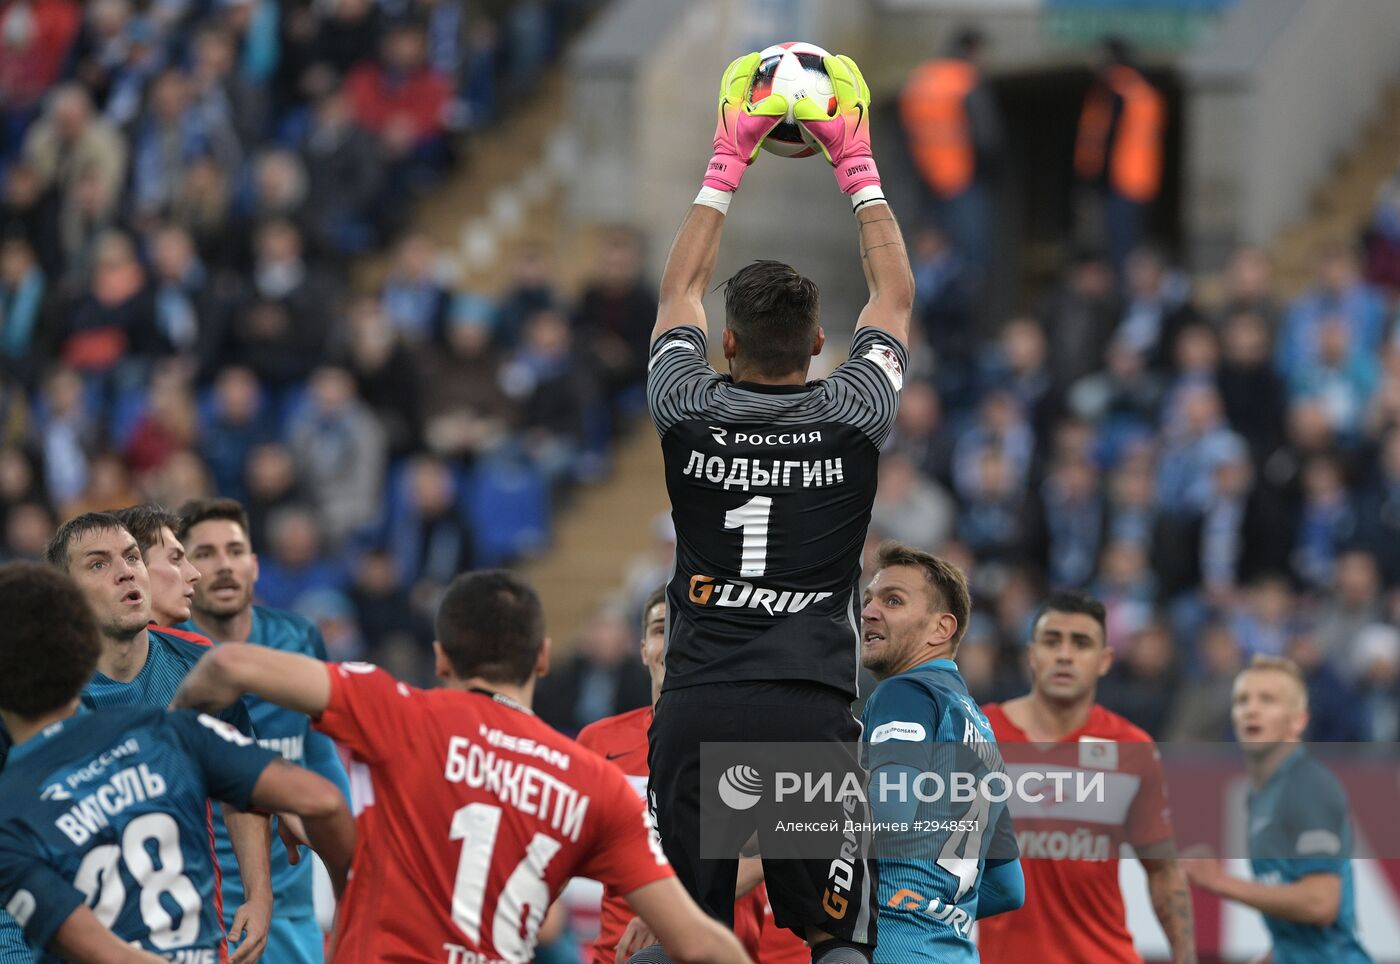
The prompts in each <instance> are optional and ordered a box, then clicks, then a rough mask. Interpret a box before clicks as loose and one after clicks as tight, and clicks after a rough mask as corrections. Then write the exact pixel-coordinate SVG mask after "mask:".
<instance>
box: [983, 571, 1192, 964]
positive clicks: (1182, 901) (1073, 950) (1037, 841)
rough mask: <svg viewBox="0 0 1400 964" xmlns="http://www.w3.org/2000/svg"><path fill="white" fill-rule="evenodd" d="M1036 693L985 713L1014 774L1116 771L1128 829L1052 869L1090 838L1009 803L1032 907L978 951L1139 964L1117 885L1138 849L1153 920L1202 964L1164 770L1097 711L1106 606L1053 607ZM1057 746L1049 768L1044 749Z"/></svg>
mask: <svg viewBox="0 0 1400 964" xmlns="http://www.w3.org/2000/svg"><path fill="white" fill-rule="evenodd" d="M1026 656H1027V662H1028V663H1029V666H1030V675H1031V691H1030V692H1029V693H1028V694H1026V695H1025V696H1021V697H1017V698H1016V699H1013V700H1008V701H1007V702H1005V703H1001V704H996V703H992V704H989V705H987V706H985V707H983V711H984V712H985V713H986V714H987V719H988V720H990V721H991V724H992V730H993V731H994V732H995V734H996V739H997V743H998V745H1000V746H1001V749H1002V755H1003V757H1005V758H1006V762H1007V770H1008V771H1009V772H1011V773H1013V774H1014V773H1015V772H1016V771H1017V769H1018V765H1019V766H1024V765H1025V764H1026V763H1027V761H1030V760H1034V761H1036V762H1037V763H1040V762H1045V763H1049V764H1050V765H1059V766H1060V767H1062V768H1063V769H1065V770H1071V769H1077V768H1080V767H1082V766H1085V764H1086V762H1087V766H1088V767H1089V768H1091V769H1113V770H1117V771H1119V772H1120V773H1122V774H1123V775H1125V776H1127V777H1128V778H1129V779H1128V780H1126V781H1115V782H1114V783H1112V784H1111V786H1113V787H1123V788H1124V789H1123V791H1122V792H1123V793H1125V794H1126V795H1127V798H1126V799H1121V800H1116V801H1115V803H1116V805H1117V807H1118V808H1119V810H1120V812H1122V813H1124V814H1126V818H1125V819H1124V820H1123V822H1122V824H1121V825H1119V826H1115V825H1113V824H1103V823H1094V824H1091V825H1090V829H1091V830H1092V832H1093V834H1094V837H1093V844H1094V846H1093V848H1092V849H1091V853H1092V854H1093V856H1094V858H1095V859H1089V860H1071V859H1048V853H1049V852H1053V850H1054V849H1055V848H1054V846H1053V844H1052V843H1047V842H1049V841H1052V840H1053V839H1055V838H1056V835H1059V836H1060V837H1064V836H1066V835H1072V834H1074V832H1075V831H1076V830H1078V831H1081V832H1082V831H1083V830H1084V828H1085V825H1086V822H1085V821H1080V820H1077V819H1074V818H1073V817H1072V816H1071V817H1070V818H1069V819H1051V818H1046V817H1043V816H1039V815H1038V810H1037V808H1036V807H1035V806H1034V805H1028V806H1021V805H1020V803H1019V798H1018V797H1017V796H1015V795H1013V796H1012V798H1011V801H1010V803H1011V807H1012V813H1011V815H1012V817H1013V818H1014V819H1015V821H1016V837H1017V841H1018V843H1019V844H1020V849H1021V866H1022V868H1023V870H1024V871H1025V875H1026V903H1025V906H1024V907H1023V908H1022V909H1021V910H1020V911H1018V912H1016V913H1014V914H1008V915H1006V916H1004V917H998V918H993V919H991V920H987V921H984V922H982V924H981V928H980V936H979V940H978V945H979V947H980V948H981V952H982V956H983V957H984V958H985V959H986V960H989V961H1012V960H1018V959H1026V960H1032V959H1033V960H1036V961H1044V962H1046V964H1109V962H1114V964H1118V962H1123V961H1130V962H1131V961H1140V960H1141V958H1140V957H1139V956H1138V953H1137V951H1136V950H1135V949H1134V946H1133V936H1132V934H1130V933H1129V932H1128V926H1127V915H1126V911H1125V909H1124V906H1123V894H1122V891H1121V889H1120V887H1119V882H1118V852H1119V847H1120V845H1121V844H1123V843H1129V844H1131V845H1132V846H1133V847H1134V849H1135V850H1136V852H1137V855H1138V858H1139V859H1140V860H1141V861H1142V865H1143V869H1144V870H1145V871H1146V872H1147V887H1148V891H1149V893H1150V894H1151V897H1152V908H1153V910H1154V911H1156V914H1157V920H1158V922H1159V923H1160V924H1161V925H1162V930H1163V931H1164V932H1166V935H1167V941H1168V942H1169V943H1170V945H1171V951H1172V960H1173V961H1174V962H1176V964H1188V962H1194V961H1195V960H1196V945H1195V937H1194V924H1193V922H1192V914H1191V896H1190V892H1189V891H1188V889H1187V886H1186V877H1185V875H1184V874H1183V873H1182V870H1181V868H1180V866H1179V865H1178V864H1177V861H1176V856H1175V845H1174V843H1173V840H1172V826H1171V815H1170V812H1169V810H1168V808H1167V792H1166V786H1165V784H1164V781H1163V777H1162V769H1161V761H1160V760H1159V758H1158V756H1157V750H1156V746H1155V745H1154V744H1153V743H1152V738H1151V737H1150V736H1148V735H1147V734H1146V733H1144V732H1143V731H1142V730H1140V729H1138V728H1137V727H1136V726H1133V725H1132V724H1131V723H1129V722H1128V721H1127V720H1125V719H1123V718H1122V717H1121V716H1118V715H1116V714H1114V713H1110V712H1109V711H1108V710H1106V709H1104V708H1103V707H1101V706H1099V705H1097V704H1096V703H1095V702H1094V696H1095V693H1096V690H1097V687H1098V681H1099V679H1100V678H1101V677H1102V676H1103V675H1104V674H1105V673H1107V672H1108V668H1109V665H1110V664H1111V663H1112V660H1113V652H1112V650H1110V649H1109V648H1108V645H1107V640H1106V635H1105V625H1104V607H1103V604H1102V603H1100V602H1099V601H1098V600H1096V599H1094V598H1093V597H1091V596H1089V595H1087V594H1085V593H1081V592H1070V591H1063V592H1055V593H1052V594H1051V595H1050V597H1049V598H1048V599H1047V600H1046V602H1045V605H1044V607H1043V608H1042V609H1041V612H1040V615H1039V617H1038V618H1037V619H1036V621H1035V623H1034V626H1033V627H1032V630H1031V639H1030V642H1029V643H1028V644H1027V646H1026ZM1026 743H1037V744H1042V743H1053V744H1057V745H1058V746H1057V747H1056V748H1055V749H1053V750H1051V751H1050V755H1049V757H1048V758H1047V757H1045V756H1043V755H1041V754H1040V751H1039V749H1038V748H1031V747H1024V746H1017V745H1016V744H1026Z"/></svg>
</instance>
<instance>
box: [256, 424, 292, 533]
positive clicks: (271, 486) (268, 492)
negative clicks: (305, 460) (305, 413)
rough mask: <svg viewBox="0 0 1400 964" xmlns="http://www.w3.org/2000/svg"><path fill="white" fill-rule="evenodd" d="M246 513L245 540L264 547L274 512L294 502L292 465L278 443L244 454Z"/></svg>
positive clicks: (289, 455) (289, 453)
mask: <svg viewBox="0 0 1400 964" xmlns="http://www.w3.org/2000/svg"><path fill="white" fill-rule="evenodd" d="M244 478H245V480H246V491H247V496H246V498H245V500H244V503H243V505H244V508H246V509H247V510H248V530H249V531H248V538H249V539H250V540H251V541H252V543H253V545H254V546H265V545H267V544H268V539H269V536H270V531H269V528H268V526H269V520H270V518H271V516H272V515H273V513H275V512H276V511H277V510H278V509H281V508H283V507H285V506H288V505H291V504H292V503H293V502H295V501H296V498H297V474H296V463H295V462H294V461H293V460H292V453H291V452H289V451H288V450H287V447H286V446H285V445H283V444H281V443H280V442H269V443H267V444H265V445H259V446H257V447H256V448H254V449H253V450H252V451H251V452H249V453H248V462H247V466H246V468H245V470H244Z"/></svg>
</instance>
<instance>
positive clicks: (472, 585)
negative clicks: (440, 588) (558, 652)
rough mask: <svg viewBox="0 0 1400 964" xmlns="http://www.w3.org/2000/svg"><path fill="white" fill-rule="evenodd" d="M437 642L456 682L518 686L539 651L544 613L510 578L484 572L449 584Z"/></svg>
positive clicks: (524, 586) (527, 588) (529, 590)
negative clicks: (463, 680) (473, 679)
mask: <svg viewBox="0 0 1400 964" xmlns="http://www.w3.org/2000/svg"><path fill="white" fill-rule="evenodd" d="M437 641H438V643H439V644H440V645H441V646H442V650H443V653H444V654H445V655H446V656H447V661H448V662H449V663H451V664H452V671H453V672H454V673H455V674H456V675H457V677H458V678H459V679H470V678H471V677H473V676H476V677H480V678H481V679H483V680H485V681H486V682H488V683H506V684H510V685H513V686H519V685H520V684H522V683H524V682H526V681H527V680H529V679H530V676H531V675H532V674H533V673H534V670H535V662H536V661H537V660H538V659H539V656H540V647H542V646H543V645H544V609H543V607H541V606H540V597H539V595H538V594H537V593H536V592H535V590H534V588H533V587H531V585H530V584H529V583H528V582H526V581H525V580H524V579H521V578H520V577H519V576H517V575H515V574H514V573H512V572H507V571H506V570H504V569H487V570H483V571H480V572H464V573H462V574H461V575H459V576H458V577H457V578H455V579H453V580H452V582H451V584H449V585H448V587H447V592H446V593H445V594H444V595H443V597H442V604H441V605H440V606H439V607H438V614H437Z"/></svg>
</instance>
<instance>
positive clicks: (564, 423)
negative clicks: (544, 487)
mask: <svg viewBox="0 0 1400 964" xmlns="http://www.w3.org/2000/svg"><path fill="white" fill-rule="evenodd" d="M501 388H502V389H503V390H504V391H505V393H506V395H508V396H509V397H510V398H511V399H512V400H513V401H514V402H515V403H516V404H517V405H518V406H519V409H520V417H519V422H518V427H519V432H520V439H519V441H520V444H521V448H522V453H523V454H524V456H525V457H526V459H527V460H528V461H529V462H530V463H531V464H532V465H533V466H534V467H535V468H536V469H537V470H538V471H539V472H541V473H542V474H543V475H544V476H545V478H547V479H549V480H550V481H551V482H556V483H559V482H564V481H566V480H567V479H569V478H571V477H572V476H573V475H574V473H575V472H577V471H578V470H579V468H580V466H581V463H580V458H581V457H582V455H583V454H584V444H585V437H584V433H585V431H586V427H587V418H588V416H589V414H590V412H593V411H596V409H595V408H594V406H595V405H596V404H597V391H596V386H595V384H594V381H593V379H592V377H591V375H590V374H589V372H588V369H587V367H586V366H585V365H584V364H583V360H582V359H581V358H580V357H579V352H578V349H577V348H576V347H575V344H574V338H573V333H572V332H571V331H570V330H569V323H568V322H567V321H566V320H565V319H564V318H563V316H562V315H560V314H559V313H558V312H557V311H554V310H553V309H544V310H541V311H539V312H537V313H536V314H535V315H534V316H532V317H531V318H530V319H529V321H527V322H526V324H525V332H524V336H523V340H522V341H521V344H520V347H519V349H518V350H517V351H516V352H515V353H514V354H513V355H512V356H511V357H510V358H509V359H508V360H507V361H506V362H505V364H504V366H503V367H502V368H501Z"/></svg>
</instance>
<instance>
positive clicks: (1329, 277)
mask: <svg viewBox="0 0 1400 964" xmlns="http://www.w3.org/2000/svg"><path fill="white" fill-rule="evenodd" d="M1332 321H1337V322H1339V323H1340V324H1341V326H1342V327H1343V328H1344V329H1345V331H1346V333H1347V334H1348V336H1349V337H1348V339H1347V345H1348V346H1349V347H1354V348H1355V350H1356V351H1359V352H1363V353H1367V354H1370V355H1374V354H1375V353H1376V351H1377V350H1378V349H1379V348H1380V344H1381V338H1382V336H1383V334H1384V330H1385V305H1384V303H1383V302H1382V300H1381V296H1380V293H1379V292H1377V291H1376V290H1375V289H1374V288H1372V287H1371V286H1370V285H1368V284H1366V282H1364V281H1363V280H1362V279H1361V275H1360V270H1359V268H1358V267H1357V264H1356V256H1355V254H1353V252H1352V251H1351V250H1350V249H1349V248H1347V247H1345V246H1334V247H1329V248H1326V249H1324V250H1323V251H1322V252H1321V253H1320V254H1319V255H1318V258H1317V275H1316V279H1315V280H1314V283H1313V286H1312V287H1311V288H1309V289H1308V290H1307V291H1306V292H1304V293H1303V294H1302V295H1300V296H1299V297H1298V298H1296V299H1295V300H1294V301H1293V303H1292V304H1291V305H1289V306H1288V312H1287V313H1286V314H1285V315H1284V319H1283V326H1282V328H1281V329H1280V330H1279V337H1278V341H1277V343H1276V344H1275V346H1274V363H1275V364H1276V365H1277V366H1278V369H1279V372H1280V373H1282V374H1283V376H1284V377H1285V378H1290V379H1291V378H1293V377H1295V376H1296V375H1297V374H1298V373H1299V372H1301V371H1302V370H1303V368H1304V366H1306V365H1307V363H1308V361H1309V360H1310V359H1312V358H1315V357H1316V356H1317V355H1318V353H1319V352H1320V351H1321V342H1322V335H1323V330H1324V329H1325V328H1326V327H1327V324H1328V323H1329V322H1332Z"/></svg>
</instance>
